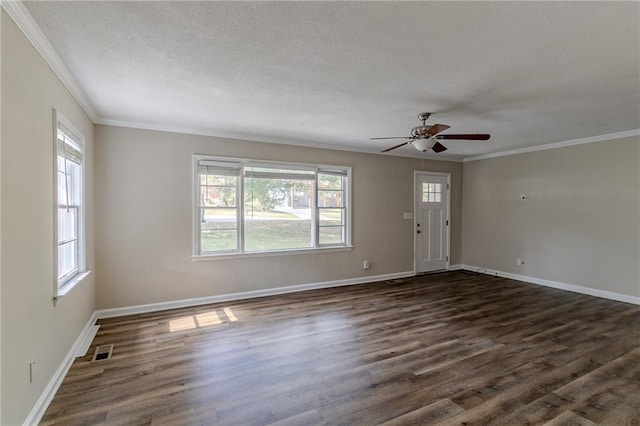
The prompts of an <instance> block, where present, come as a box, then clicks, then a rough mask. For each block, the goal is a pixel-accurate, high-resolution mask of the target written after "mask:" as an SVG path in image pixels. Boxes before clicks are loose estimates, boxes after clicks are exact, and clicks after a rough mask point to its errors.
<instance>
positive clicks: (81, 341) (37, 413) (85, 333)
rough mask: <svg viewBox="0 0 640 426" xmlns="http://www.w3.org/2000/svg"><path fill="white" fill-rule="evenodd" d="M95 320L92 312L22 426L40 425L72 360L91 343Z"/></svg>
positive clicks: (95, 317) (94, 314)
mask: <svg viewBox="0 0 640 426" xmlns="http://www.w3.org/2000/svg"><path fill="white" fill-rule="evenodd" d="M96 319H97V316H96V313H95V312H94V313H93V314H92V315H91V317H90V318H89V320H88V321H87V324H86V325H85V326H84V328H83V329H82V332H81V333H80V335H79V336H78V338H77V339H76V341H75V342H74V343H73V345H72V346H71V349H69V352H68V353H67V356H65V358H64V360H62V362H61V363H60V366H59V367H58V369H57V370H56V372H55V373H54V375H53V377H52V378H51V380H49V383H48V384H47V386H46V387H45V388H44V390H43V391H42V394H41V395H40V398H38V401H36V404H35V405H34V406H33V408H32V409H31V412H30V413H29V415H28V416H27V418H26V420H25V421H24V425H37V424H38V423H40V420H42V416H44V413H45V411H47V407H49V404H50V403H51V401H52V400H53V397H54V396H55V395H56V392H57V391H58V388H59V387H60V385H61V384H62V380H64V377H65V376H66V375H67V372H69V369H70V368H71V365H72V364H73V360H74V359H75V358H76V357H77V356H78V353H79V352H80V351H81V350H82V348H83V346H84V345H85V344H86V343H85V342H86V341H87V340H89V343H91V341H92V340H93V336H95V331H97V330H95V325H94V324H95V323H96ZM87 349H88V347H87ZM85 352H86V350H85Z"/></svg>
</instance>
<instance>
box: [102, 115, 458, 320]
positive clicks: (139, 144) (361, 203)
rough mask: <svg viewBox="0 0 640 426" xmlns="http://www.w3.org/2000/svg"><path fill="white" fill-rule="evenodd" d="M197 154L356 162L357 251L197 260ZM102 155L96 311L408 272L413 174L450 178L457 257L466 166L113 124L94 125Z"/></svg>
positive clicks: (410, 265)
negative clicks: (194, 166) (194, 232)
mask: <svg viewBox="0 0 640 426" xmlns="http://www.w3.org/2000/svg"><path fill="white" fill-rule="evenodd" d="M193 154H212V155H220V156H231V157H245V158H257V159H262V160H281V161H291V162H308V163H319V164H333V165H345V166H351V167H352V168H353V208H352V212H353V245H354V248H353V250H352V251H348V252H342V251H341V252H331V253H312V254H297V255H282V256H269V257H252V258H237V259H225V260H214V261H200V262H193V261H192V260H191V258H190V255H191V244H192V241H191V238H192V237H191V234H192V232H191V227H192V201H191V194H192V187H191V185H192V171H191V164H192V155H193ZM96 159H99V160H98V161H96V165H95V173H96V188H95V189H96V194H97V196H96V236H97V240H96V241H97V246H96V253H97V255H96V259H97V265H96V270H97V280H98V283H99V286H98V299H97V300H98V307H99V308H114V307H123V306H130V305H137V304H146V303H154V302H163V301H172V300H180V299H187V298H195V297H204V296H215V295H223V294H229V293H237V292H245V291H252V290H262V289H268V288H273V287H282V286H289V285H295V284H307V283H316V282H325V281H333V280H342V279H348V278H356V277H363V276H367V275H382V274H391V273H399V272H406V271H412V270H413V221H411V220H404V219H403V212H409V211H412V210H413V172H414V170H430V171H439V172H445V171H447V172H451V173H452V191H453V193H452V200H451V201H452V229H451V234H452V243H451V255H452V256H451V257H452V259H451V260H452V263H457V262H459V261H460V260H461V256H460V254H461V245H460V239H461V236H460V224H461V217H460V211H461V207H460V202H461V194H462V193H461V181H462V174H461V171H462V164H461V163H453V162H445V161H423V160H416V159H409V158H399V157H390V156H384V155H371V154H360V153H353V152H344V151H335V150H326V149H315V148H304V147H294V146H288V145H277V144H265V143H257V142H247V141H239V140H225V139H220V138H213V137H204V136H193V135H184V134H176V133H167V132H157V131H149V130H137V129H128V128H121V127H113V126H96ZM364 259H368V260H370V261H371V269H370V270H367V271H365V270H362V261H363V260H364Z"/></svg>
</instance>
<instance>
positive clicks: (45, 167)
mask: <svg viewBox="0 0 640 426" xmlns="http://www.w3.org/2000/svg"><path fill="white" fill-rule="evenodd" d="M54 107H55V108H58V109H59V110H60V111H61V112H62V113H63V114H64V115H65V116H66V117H67V118H69V119H70V120H71V121H72V122H73V124H74V125H75V126H76V127H78V128H79V130H80V131H82V132H83V133H84V136H85V137H86V148H87V167H86V186H87V189H88V191H87V226H86V231H87V243H88V244H87V247H88V253H87V255H88V256H87V263H88V266H89V268H91V269H92V268H93V260H94V253H93V222H92V216H93V209H92V203H93V194H92V191H91V188H92V186H93V174H92V158H93V124H92V123H91V121H90V120H89V119H88V118H87V116H86V115H85V114H84V112H83V111H82V109H81V108H80V107H79V105H78V104H77V103H76V102H75V101H74V99H73V98H72V97H71V95H70V94H69V93H68V91H67V90H66V89H65V88H64V86H63V85H62V84H61V83H60V81H59V80H58V79H57V78H56V77H55V75H54V74H53V72H52V71H51V69H50V68H49V67H48V66H47V64H46V63H45V62H44V61H43V59H42V58H41V57H40V55H39V54H38V53H37V52H36V51H35V49H34V48H33V47H32V45H31V44H30V43H29V42H28V41H27V40H26V39H25V37H24V36H23V34H22V33H21V32H20V31H19V30H18V28H17V27H16V26H15V24H14V23H13V21H12V20H11V18H9V17H8V16H7V15H6V13H5V12H4V11H3V12H2V135H1V137H2V156H1V161H2V165H1V167H0V170H1V173H2V175H1V178H0V181H1V185H2V191H1V193H2V203H1V213H0V218H1V228H2V234H1V251H0V253H1V263H2V269H1V272H0V273H1V282H2V300H1V303H2V311H1V323H2V330H1V331H2V418H1V419H0V424H3V425H5V424H6V425H12V424H21V423H22V422H23V421H24V420H25V418H26V417H27V415H28V414H29V412H30V411H31V409H32V408H33V407H34V405H35V403H36V401H37V399H38V398H39V397H40V395H41V394H42V391H43V390H44V388H45V386H46V385H47V383H48V382H49V380H50V379H51V378H52V376H53V374H54V372H55V371H56V369H57V368H58V367H59V366H60V364H61V363H62V361H63V359H64V357H65V356H66V354H67V353H68V351H69V349H70V348H71V346H72V345H73V343H74V341H75V340H76V338H77V337H78V335H79V334H80V332H81V330H82V328H83V327H84V325H85V324H86V322H87V320H88V319H89V318H90V316H91V314H92V313H93V311H94V309H95V286H94V277H95V274H93V275H90V276H89V277H88V279H86V280H85V281H83V282H82V283H81V284H80V285H79V286H77V287H76V288H75V289H74V290H72V291H71V293H69V294H68V295H67V296H66V297H65V298H64V299H63V300H62V301H61V302H60V303H59V304H58V306H55V307H54V305H53V300H52V297H53V282H54V265H53V250H54V248H53V241H54V226H53V215H54V209H53V205H54V204H53V203H54V201H53V173H54V172H53V165H54V159H53V108H54ZM32 357H37V360H36V369H35V380H34V382H33V383H31V384H30V383H29V362H30V360H31V359H32Z"/></svg>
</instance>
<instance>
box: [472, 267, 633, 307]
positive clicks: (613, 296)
mask: <svg viewBox="0 0 640 426" xmlns="http://www.w3.org/2000/svg"><path fill="white" fill-rule="evenodd" d="M460 266H461V269H464V270H465V271H471V272H478V273H481V274H486V275H493V276H496V277H503V278H509V279H512V280H518V281H524V282H527V283H531V284H538V285H543V286H545V287H552V288H557V289H559V290H566V291H572V292H574V293H581V294H586V295H588V296H595V297H602V298H604V299H610V300H616V301H618V302H625V303H633V304H635V305H640V297H638V296H631V295H627V294H620V293H614V292H611V291H606V290H600V289H597V288H591V287H584V286H580V285H575V284H567V283H561V282H558V281H551V280H545V279H542V278H536V277H529V276H526V275H519V274H513V273H511V272H504V271H497V270H495V269H489V268H484V267H482V266H473V265H460Z"/></svg>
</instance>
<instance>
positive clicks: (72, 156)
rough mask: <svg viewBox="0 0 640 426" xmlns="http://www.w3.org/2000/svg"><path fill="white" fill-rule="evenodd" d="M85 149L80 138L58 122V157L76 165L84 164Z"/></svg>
mask: <svg viewBox="0 0 640 426" xmlns="http://www.w3.org/2000/svg"><path fill="white" fill-rule="evenodd" d="M83 149H84V147H83V146H82V141H81V140H80V138H79V137H77V136H76V135H74V134H73V132H71V130H69V129H68V128H67V127H66V126H65V125H64V124H62V123H60V122H58V155H60V156H61V157H64V158H65V159H67V160H69V161H71V162H74V163H76V164H82V151H83Z"/></svg>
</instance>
